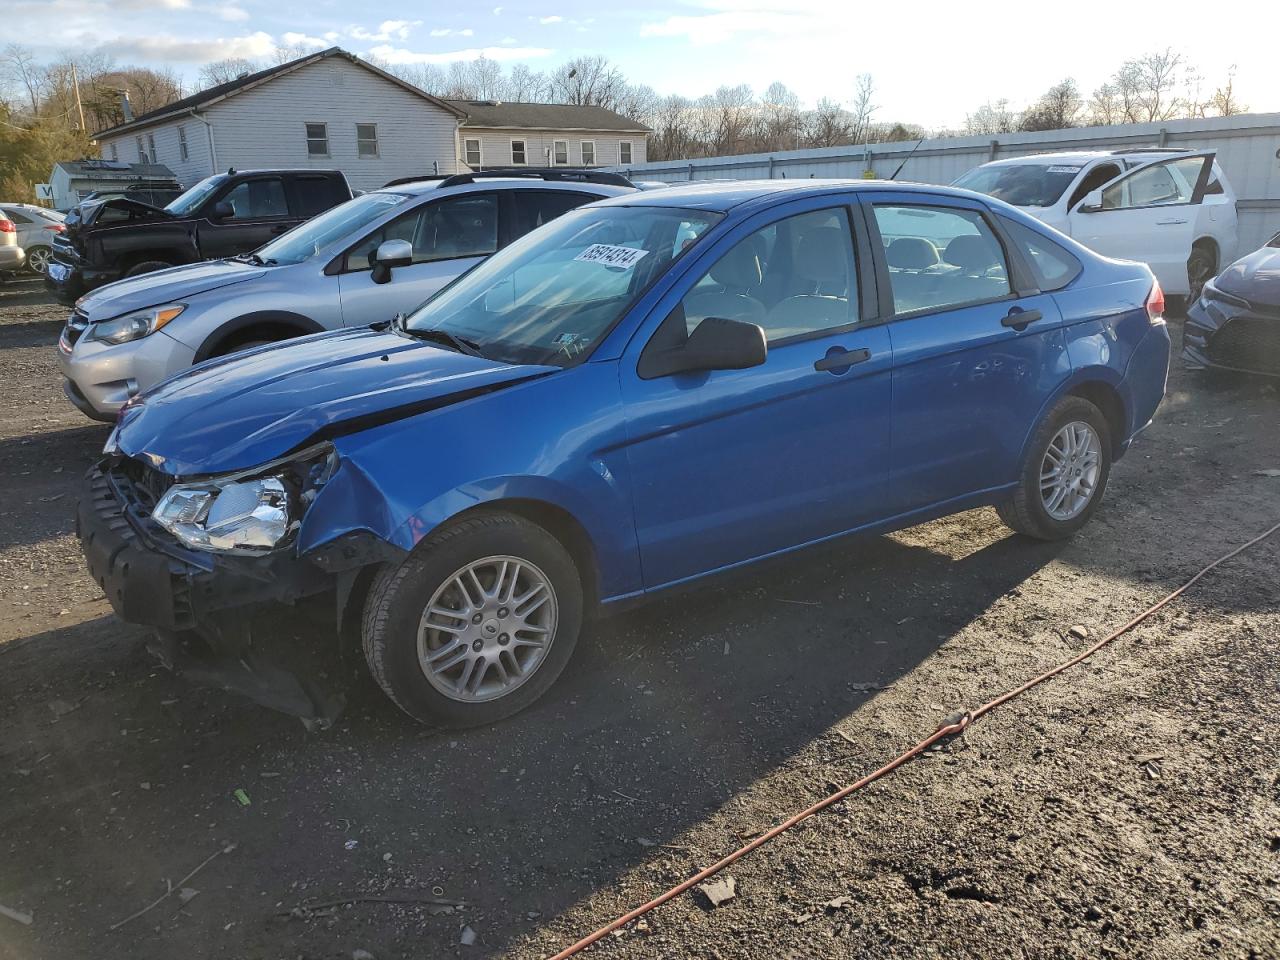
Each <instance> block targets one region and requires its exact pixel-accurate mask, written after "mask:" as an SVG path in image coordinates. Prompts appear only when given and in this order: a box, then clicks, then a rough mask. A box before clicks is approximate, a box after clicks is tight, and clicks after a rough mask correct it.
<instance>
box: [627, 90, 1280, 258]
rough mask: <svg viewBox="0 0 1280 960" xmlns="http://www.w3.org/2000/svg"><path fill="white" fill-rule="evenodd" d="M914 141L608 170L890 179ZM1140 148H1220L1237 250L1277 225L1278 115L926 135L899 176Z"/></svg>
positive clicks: (932, 176)
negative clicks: (1232, 196) (1236, 220)
mask: <svg viewBox="0 0 1280 960" xmlns="http://www.w3.org/2000/svg"><path fill="white" fill-rule="evenodd" d="M915 145H916V143H915V141H910V142H907V143H868V144H860V145H858V146H846V147H826V148H822V149H816V150H787V151H782V152H778V153H769V154H765V153H755V154H746V155H743V156H737V157H706V158H703V159H700V160H664V161H655V162H653V163H643V164H636V165H633V166H629V167H615V168H613V169H616V170H618V171H620V172H622V173H626V174H627V175H628V176H631V177H634V178H636V179H639V180H665V181H669V182H676V181H685V180H716V179H730V180H749V179H780V178H783V177H786V178H793V179H794V178H796V177H855V178H857V177H862V176H864V175H867V172H868V171H870V172H871V173H873V174H874V175H875V176H877V177H888V176H891V175H892V174H893V172H894V171H895V170H896V169H897V168H898V165H899V164H901V163H902V161H903V160H905V159H906V158H907V156H908V155H909V154H911V149H912V148H913V147H914V146H915ZM1142 146H1160V147H1180V148H1188V149H1196V150H1217V151H1218V162H1219V163H1220V164H1221V165H1222V169H1223V171H1224V172H1225V173H1226V176H1227V179H1228V181H1230V183H1231V186H1232V187H1233V188H1234V189H1235V192H1236V197H1237V199H1238V209H1239V214H1240V248H1239V249H1240V252H1241V253H1244V252H1246V251H1248V250H1252V249H1254V248H1256V247H1259V246H1261V245H1262V244H1263V243H1265V242H1266V241H1267V240H1268V239H1269V238H1270V237H1271V236H1272V235H1274V234H1275V233H1276V232H1277V231H1280V113H1254V114H1242V115H1241V116H1237V117H1211V118H1205V119H1195V120H1166V121H1161V122H1158V123H1134V124H1125V125H1123V126H1115V127H1081V128H1075V129H1070V130H1046V131H1043V132H1039V133H1006V134H1001V135H1000V136H999V137H994V138H993V137H956V138H951V139H939V140H926V141H925V142H924V143H923V144H921V145H920V148H919V149H918V150H916V152H915V153H914V154H913V155H911V158H910V160H908V161H907V163H906V166H904V167H903V168H902V172H901V173H899V174H898V179H899V180H914V181H916V182H917V183H951V182H952V181H953V180H955V179H956V178H957V177H959V176H960V175H961V174H962V173H965V172H966V171H968V170H970V169H972V168H973V167H976V166H978V165H979V164H982V163H986V162H988V161H990V160H995V159H998V158H1001V157H1017V156H1025V155H1027V154H1032V153H1047V152H1050V151H1056V150H1101V149H1111V148H1122V147H1142Z"/></svg>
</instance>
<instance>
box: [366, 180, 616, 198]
mask: <svg viewBox="0 0 1280 960" xmlns="http://www.w3.org/2000/svg"><path fill="white" fill-rule="evenodd" d="M443 182H444V181H443V180H415V181H413V182H412V183H401V184H398V185H396V186H394V187H380V188H379V189H377V190H370V191H369V193H399V194H407V195H409V196H411V197H421V196H424V195H426V194H431V195H432V196H436V195H438V194H440V193H473V192H475V191H477V190H493V189H500V190H567V191H569V192H570V193H584V192H586V193H595V194H599V195H600V196H603V197H614V196H619V195H621V194H631V193H635V192H636V191H635V189H634V188H632V187H618V186H614V185H613V184H608V183H590V182H585V181H580V180H533V179H530V178H529V177H509V178H508V177H486V178H485V179H483V180H477V181H475V182H474V183H458V184H454V185H453V186H451V187H442V186H440V184H441V183H443Z"/></svg>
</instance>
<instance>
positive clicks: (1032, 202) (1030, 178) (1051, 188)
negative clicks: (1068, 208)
mask: <svg viewBox="0 0 1280 960" xmlns="http://www.w3.org/2000/svg"><path fill="white" fill-rule="evenodd" d="M1083 167H1084V164H1077V163H1061V164H1058V163H1055V164H1047V163H1014V164H1007V165H1005V164H1001V165H999V166H996V165H994V164H988V165H986V166H982V167H978V168H977V169H976V170H970V171H969V172H968V173H966V174H965V175H964V176H963V177H961V178H960V179H959V180H957V181H956V182H955V183H953V184H952V186H954V187H964V188H965V189H966V190H976V191H977V192H978V193H985V194H987V196H990V197H995V198H996V199H997V200H1003V201H1004V202H1005V203H1011V204H1013V205H1014V206H1015V207H1051V206H1053V205H1054V204H1055V203H1057V202H1058V198H1059V197H1061V196H1062V194H1063V192H1064V191H1066V189H1067V187H1069V186H1071V181H1072V180H1074V179H1075V178H1076V174H1078V173H1079V172H1080V171H1081V170H1082V169H1083Z"/></svg>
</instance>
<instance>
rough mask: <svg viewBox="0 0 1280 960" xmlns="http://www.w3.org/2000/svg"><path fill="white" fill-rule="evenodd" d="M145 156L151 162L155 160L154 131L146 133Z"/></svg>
mask: <svg viewBox="0 0 1280 960" xmlns="http://www.w3.org/2000/svg"><path fill="white" fill-rule="evenodd" d="M147 157H148V159H149V160H150V161H151V162H152V163H155V162H156V135H155V134H154V133H148V134H147Z"/></svg>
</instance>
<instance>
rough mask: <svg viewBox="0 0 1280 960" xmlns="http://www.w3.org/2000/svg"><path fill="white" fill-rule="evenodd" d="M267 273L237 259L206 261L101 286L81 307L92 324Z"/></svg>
mask: <svg viewBox="0 0 1280 960" xmlns="http://www.w3.org/2000/svg"><path fill="white" fill-rule="evenodd" d="M264 273H266V269H265V268H263V267H255V266H252V265H251V264H248V263H242V262H240V261H236V260H206V261H205V262H203V263H189V264H187V265H186V266H182V267H172V268H170V269H168V270H157V271H155V272H154V273H143V274H139V275H138V276H136V277H126V278H125V279H124V280H117V281H116V282H115V283H109V284H107V285H106V286H105V287H99V288H98V289H97V290H94V291H93V292H92V293H90V294H88V295H87V296H85V297H84V298H82V299H81V300H80V303H79V307H80V310H81V311H82V312H83V313H84V314H85V316H87V317H88V318H89V322H90V323H94V322H96V321H98V320H108V319H110V318H112V317H118V316H120V315H121V314H124V313H129V312H130V311H133V310H141V309H143V308H144V307H154V306H157V305H159V304H162V303H171V302H173V301H175V300H176V301H178V302H182V301H184V300H186V299H188V298H189V297H195V296H198V295H200V294H202V293H207V292H208V291H210V290H216V289H218V288H219V287H225V286H227V285H228V284H232V283H243V282H244V281H246V280H253V279H255V278H257V277H260V276H262V275H263V274H264Z"/></svg>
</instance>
